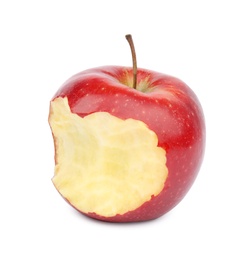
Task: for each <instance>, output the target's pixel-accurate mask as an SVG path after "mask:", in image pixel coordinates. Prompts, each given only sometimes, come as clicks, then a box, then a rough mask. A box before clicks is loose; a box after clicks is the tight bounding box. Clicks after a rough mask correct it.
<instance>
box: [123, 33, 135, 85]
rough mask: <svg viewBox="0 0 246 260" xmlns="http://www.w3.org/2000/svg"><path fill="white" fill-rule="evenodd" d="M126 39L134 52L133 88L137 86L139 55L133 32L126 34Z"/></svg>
mask: <svg viewBox="0 0 246 260" xmlns="http://www.w3.org/2000/svg"><path fill="white" fill-rule="evenodd" d="M126 39H127V41H128V43H129V45H130V48H131V52H132V64H133V88H134V89H136V88H137V57H136V51H135V47H134V43H133V39H132V36H131V34H127V35H126Z"/></svg>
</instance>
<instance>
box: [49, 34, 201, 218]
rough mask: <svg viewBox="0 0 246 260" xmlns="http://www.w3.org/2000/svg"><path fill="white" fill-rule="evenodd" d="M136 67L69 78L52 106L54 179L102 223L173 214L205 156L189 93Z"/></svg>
mask: <svg viewBox="0 0 246 260" xmlns="http://www.w3.org/2000/svg"><path fill="white" fill-rule="evenodd" d="M128 37H129V35H128ZM128 40H129V38H128ZM130 44H132V45H131V48H132V52H133V54H134V53H135V52H134V46H133V43H132V42H131V41H130ZM133 61H134V62H135V64H134V66H133V68H130V67H120V66H104V67H98V68H93V69H88V70H85V71H82V72H80V73H78V74H76V75H74V76H72V77H71V78H70V79H68V80H67V81H66V82H65V83H64V84H63V85H62V86H61V88H60V89H59V90H58V91H57V93H56V94H55V96H54V97H53V99H52V101H51V103H50V113H49V124H50V127H51V130H52V134H53V138H54V145H55V175H54V177H53V179H52V181H53V183H54V185H55V187H56V189H57V190H58V191H59V193H60V194H61V195H62V196H63V197H64V198H65V199H66V200H67V201H68V202H69V203H70V204H71V205H72V206H73V207H74V208H76V209H77V210H78V211H80V212H81V213H83V214H85V215H87V216H90V217H92V218H95V219H99V220H103V221H109V222H134V221H144V220H150V219H155V218H157V217H160V216H162V215H163V214H165V213H166V212H168V211H170V210H171V209H172V208H173V207H175V206H176V205H177V204H178V203H179V202H180V201H181V199H182V198H183V197H184V196H185V194H186V193H187V192H188V190H189V189H190V187H191V185H192V184H193V182H194V180H195V178H196V176H197V174H198V171H199V168H200V166H201V163H202V159H203V155H204V149H205V123H204V115H203V111H202V107H201V105H200V103H199V100H198V98H197V96H196V95H195V94H194V92H193V91H192V90H191V89H190V88H189V87H188V86H187V85H186V84H185V83H184V82H182V81H181V80H179V79H177V78H176V77H172V76H168V75H165V74H162V73H158V72H154V71H151V70H146V69H140V68H139V69H138V70H137V68H136V59H135V58H134V55H133Z"/></svg>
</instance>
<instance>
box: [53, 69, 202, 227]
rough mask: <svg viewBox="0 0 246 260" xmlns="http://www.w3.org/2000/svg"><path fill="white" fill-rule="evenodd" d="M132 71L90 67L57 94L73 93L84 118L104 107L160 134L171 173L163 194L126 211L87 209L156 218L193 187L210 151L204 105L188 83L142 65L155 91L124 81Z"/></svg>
mask: <svg viewBox="0 0 246 260" xmlns="http://www.w3.org/2000/svg"><path fill="white" fill-rule="evenodd" d="M127 74H129V75H132V68H129V67H119V66H104V67H98V68H94V69H89V70H86V71H83V72H80V73H78V74H76V75H74V76H72V77H71V78H70V79H68V80H67V81H66V82H65V83H64V84H63V85H62V86H61V88H60V89H59V90H58V91H57V93H56V94H55V96H54V97H53V99H55V98H57V97H67V98H68V102H69V106H70V108H71V111H72V112H73V113H76V114H78V115H79V116H81V117H84V116H86V115H88V114H91V113H94V112H99V111H104V112H109V113H110V114H112V115H114V116H116V117H118V118H121V119H127V118H133V119H137V120H141V121H143V122H144V123H145V124H146V125H147V126H148V127H149V128H150V129H151V130H153V131H154V132H155V133H156V134H157V136H158V146H159V147H162V148H163V149H165V151H166V157H167V167H168V177H167V179H166V182H165V185H164V188H163V190H162V191H161V192H160V193H159V195H158V196H156V197H154V196H152V198H151V200H150V201H147V202H145V203H144V204H143V205H142V206H140V207H139V208H137V209H135V210H133V211H129V212H127V213H125V214H123V215H116V216H113V217H104V216H99V215H97V214H95V213H93V212H92V213H88V214H85V213H83V212H82V213H83V214H85V215H88V216H90V217H92V218H96V219H99V220H103V221H109V222H136V221H145V220H151V219H155V218H158V217H160V216H162V215H163V214H165V213H167V212H168V211H170V210H171V209H172V208H173V207H175V206H176V205H177V204H178V203H179V202H180V201H181V200H182V199H183V197H184V196H185V195H186V193H187V192H188V190H189V189H190V187H191V186H192V184H193V182H194V180H195V179H196V177H197V174H198V171H199V169H200V166H201V163H202V160H203V156H204V150H205V121H204V114H203V111H202V107H201V105H200V102H199V100H198V98H197V97H196V95H195V94H194V92H193V91H192V90H191V89H190V88H189V87H188V86H187V85H186V84H185V83H184V82H182V81H181V80H179V79H177V78H175V77H172V76H168V75H165V74H161V73H158V72H153V71H150V70H145V69H140V68H139V69H138V74H137V75H138V80H137V81H138V82H140V81H141V80H145V79H146V78H147V79H148V82H149V85H150V87H149V89H150V91H149V92H148V93H143V92H140V91H138V90H135V89H133V88H130V87H128V86H126V85H124V84H122V83H121V82H122V81H123V80H124V78H125V77H126V75H127ZM132 156H134V154H133V155H132Z"/></svg>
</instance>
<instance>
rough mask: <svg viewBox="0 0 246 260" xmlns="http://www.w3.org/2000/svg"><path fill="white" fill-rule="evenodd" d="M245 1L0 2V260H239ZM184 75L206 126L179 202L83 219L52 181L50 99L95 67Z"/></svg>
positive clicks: (245, 156) (245, 141)
mask: <svg viewBox="0 0 246 260" xmlns="http://www.w3.org/2000/svg"><path fill="white" fill-rule="evenodd" d="M245 13H246V7H245V1H243V0H242V1H239V0H233V1H227V0H223V1H218V0H212V1H210V0H207V1H196V0H194V1H192V0H187V1H182V0H181V1H175V0H169V1H167V0H160V1H158V0H151V1H149V0H148V1H147V0H141V1H134V0H124V1H117V0H103V1H101V0H90V1H73V0H69V1H62V0H59V1H52V0H49V1H45V0H43V1H31V0H30V1H27V0H23V1H17V0H15V1H14V0H13V1H11V0H10V1H7V0H6V1H5V0H1V2H0V95H1V96H0V98H1V100H0V113H1V117H0V120H1V127H0V131H1V134H0V149H1V164H0V167H1V168H0V200H1V201H0V209H1V213H0V240H1V241H0V259H5V260H8V259H28V260H29V259H60V258H62V259H97V258H100V259H109V260H110V259H143V258H144V259H169V260H172V259H189V260H190V259H225V257H227V258H226V259H237V260H240V259H246V248H245V246H246V235H245V234H246V224H245V222H246V213H245V212H246V211H245V208H246V203H245V201H246V188H245V185H246V183H245V182H246V178H245V175H246V167H245V162H246V149H245V147H246V137H245V135H246V115H245V114H246V92H245V90H246V15H245ZM127 33H131V34H132V35H133V39H134V41H135V47H136V50H137V57H138V66H139V67H143V68H147V69H152V70H156V71H159V72H163V73H167V74H171V75H174V76H176V77H179V78H180V79H182V80H183V81H185V82H186V83H187V84H188V85H189V86H190V87H191V88H192V89H193V90H194V91H195V92H196V94H197V95H198V97H199V99H200V101H201V103H202V106H203V108H204V113H205V116H206V123H207V147H206V155H205V158H204V163H203V166H202V168H201V171H200V173H199V177H198V178H197V180H196V182H195V184H194V185H193V187H192V189H191V190H190V192H189V193H188V195H187V196H186V197H185V199H184V200H183V201H182V202H181V203H180V204H179V205H178V206H177V207H176V208H175V209H173V210H172V211H171V212H169V213H168V214H166V215H165V216H163V217H161V218H159V219H157V220H154V221H150V222H144V223H138V224H109V223H103V222H98V221H94V220H90V219H88V218H86V217H84V216H82V215H80V214H78V213H77V212H76V211H75V210H73V209H72V208H71V207H70V206H69V205H68V204H67V203H65V202H64V200H63V199H62V198H61V197H60V196H59V194H58V193H57V191H56V190H55V188H54V187H53V184H52V182H51V178H52V176H53V170H54V160H53V156H54V151H53V140H52V136H51V132H50V129H49V126H48V122H47V117H48V109H49V101H50V99H51V98H52V96H53V94H54V93H55V91H56V90H57V89H58V88H59V87H60V85H61V84H62V83H63V82H64V81H65V80H66V79H67V78H69V77H70V76H71V75H73V74H75V73H77V72H79V71H81V70H84V69H87V68H90V67H96V66H100V65H112V64H115V65H126V66H131V56H130V49H129V46H128V43H127V41H126V40H125V38H124V36H125V34H127Z"/></svg>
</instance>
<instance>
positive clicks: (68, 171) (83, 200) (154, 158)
mask: <svg viewBox="0 0 246 260" xmlns="http://www.w3.org/2000/svg"><path fill="white" fill-rule="evenodd" d="M49 122H50V126H51V128H52V132H53V135H54V140H55V151H56V166H55V175H54V177H53V179H52V181H53V183H54V185H55V187H56V189H57V190H58V191H59V193H60V194H61V195H62V196H63V197H64V198H65V199H67V200H68V201H69V202H70V203H71V204H72V205H73V206H74V207H75V208H77V209H78V210H79V211H81V212H83V213H96V214H98V215H101V216H105V217H112V216H115V215H117V214H124V213H126V212H128V211H132V210H135V209H137V208H138V207H140V206H141V205H142V204H143V203H145V202H146V201H149V200H150V199H151V197H152V196H157V195H158V194H159V193H160V192H161V191H162V190H163V187H164V184H165V180H166V178H167V175H168V169H167V166H166V152H165V150H164V149H163V148H161V147H158V146H157V144H158V138H157V135H156V134H155V133H154V132H153V131H152V130H150V129H149V128H148V127H147V125H146V124H144V123H143V122H142V121H139V120H134V119H131V118H130V119H126V120H122V119H120V118H117V117H116V116H113V115H111V114H109V113H107V112H95V113H93V114H90V115H87V116H85V117H84V118H82V117H80V116H78V115H77V114H74V113H72V112H71V110H70V107H69V104H68V100H67V98H66V97H65V98H61V97H59V98H56V99H55V100H54V101H52V102H51V107H50V116H49Z"/></svg>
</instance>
